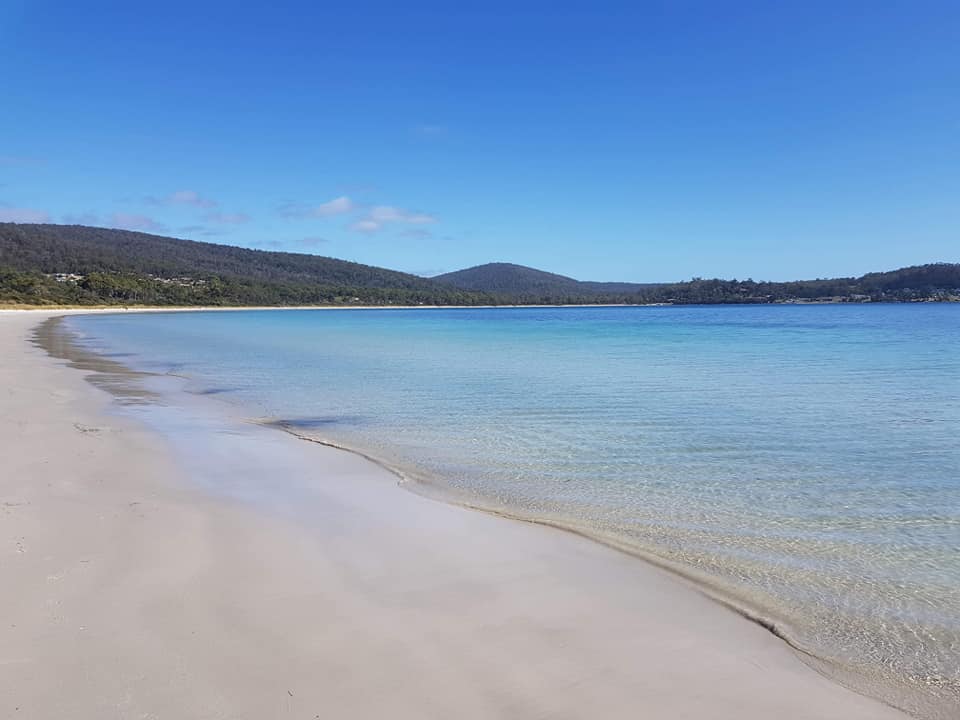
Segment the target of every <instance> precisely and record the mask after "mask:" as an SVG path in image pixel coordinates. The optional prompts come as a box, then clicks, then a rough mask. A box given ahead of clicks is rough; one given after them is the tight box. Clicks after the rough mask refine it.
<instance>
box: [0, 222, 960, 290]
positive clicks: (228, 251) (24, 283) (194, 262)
mask: <svg viewBox="0 0 960 720" xmlns="http://www.w3.org/2000/svg"><path fill="white" fill-rule="evenodd" d="M925 300H938V301H941V300H954V301H956V300H960V264H947V263H939V264H932V265H921V266H916V267H909V268H903V269H900V270H893V271H890V272H881V273H870V274H868V275H864V276H862V277H859V278H835V279H820V280H802V281H795V282H777V283H773V282H755V281H753V280H719V279H711V280H705V279H702V278H694V279H693V280H689V281H686V282H678V283H661V284H636V283H603V282H583V281H579V280H574V279H573V278H569V277H565V276H563V275H556V274H553V273H547V272H543V271H541V270H535V269H533V268H528V267H523V266H520V265H511V264H508V263H491V264H489V265H481V266H478V267H474V268H468V269H466V270H461V271H459V272H454V273H447V274H445V275H440V276H438V277H435V278H422V277H418V276H416V275H410V274H407V273H402V272H396V271H394V270H386V269H383V268H377V267H371V266H369V265H361V264H358V263H352V262H347V261H344V260H337V259H334V258H327V257H319V256H316V255H307V254H298V253H285V252H266V251H262V250H250V249H246V248H238V247H230V246H226V245H217V244H213V243H201V242H194V241H190V240H178V239H175V238H168V237H161V236H157V235H149V234H146V233H139V232H130V231H126V230H112V229H106V228H94V227H86V226H81V225H29V224H14V223H0V303H16V304H24V305H179V306H190V305H207V306H236V305H504V304H595V303H627V304H644V303H671V304H693V303H706V304H716V303H774V302H810V301H834V302H868V301H874V302H876V301H887V302H909V301H925Z"/></svg>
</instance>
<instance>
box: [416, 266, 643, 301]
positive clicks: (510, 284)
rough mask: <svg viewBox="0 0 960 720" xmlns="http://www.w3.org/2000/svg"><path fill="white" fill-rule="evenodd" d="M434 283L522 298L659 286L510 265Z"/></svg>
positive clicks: (446, 277) (626, 291)
mask: <svg viewBox="0 0 960 720" xmlns="http://www.w3.org/2000/svg"><path fill="white" fill-rule="evenodd" d="M433 280H434V281H436V282H439V283H443V284H445V285H451V286H453V287H456V288H460V289H461V290H469V291H473V292H486V293H505V294H508V295H519V296H524V297H538V296H539V297H542V296H554V297H556V296H593V295H622V294H630V293H637V292H641V291H644V290H648V289H650V288H654V287H658V286H657V285H653V284H640V283H623V282H586V281H582V280H574V279H573V278H571V277H567V276H566V275H557V274H555V273H549V272H544V271H543V270H537V269H535V268H531V267H526V266H524V265H514V264H512V263H487V264H486V265H477V266H475V267H471V268H467V269H466V270H457V271H456V272H450V273H445V274H443V275H437V276H436V277H434V278H433Z"/></svg>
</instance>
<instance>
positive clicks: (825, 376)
mask: <svg viewBox="0 0 960 720" xmlns="http://www.w3.org/2000/svg"><path fill="white" fill-rule="evenodd" d="M66 323H67V327H68V328H69V329H71V330H73V331H75V332H76V333H78V334H79V336H80V337H81V339H82V340H81V341H82V342H83V343H84V344H85V345H87V346H88V347H90V348H93V349H96V350H98V351H104V352H109V353H119V354H124V355H125V360H124V361H125V362H127V363H128V364H129V365H132V366H134V367H136V368H139V369H144V370H150V371H155V372H161V373H166V372H174V373H176V374H178V375H182V376H185V377H187V378H188V379H189V386H190V389H191V390H193V391H195V392H201V393H210V394H216V395H217V397H218V398H220V399H223V400H226V401H228V402H232V403H235V404H237V405H239V406H241V407H242V408H243V411H244V412H245V413H246V414H247V415H249V416H255V417H258V418H264V419H268V420H273V421H277V422H280V423H283V424H285V425H286V426H287V427H288V428H290V429H291V430H292V431H294V432H296V433H297V434H301V435H305V436H310V437H314V438H319V439H323V440H327V441H331V442H334V443H337V444H341V445H345V446H347V447H351V448H354V449H357V450H360V451H362V452H364V453H367V454H369V455H371V456H374V457H376V458H378V459H380V460H382V461H384V462H385V463H386V464H388V465H391V466H393V467H395V468H397V469H399V470H400V471H402V472H403V473H404V474H405V475H406V476H407V477H408V478H410V480H411V482H410V483H409V484H410V485H411V486H412V487H414V488H416V489H419V490H420V491H422V492H428V493H431V494H435V495H441V496H443V497H447V498H449V499H451V500H454V501H457V502H463V503H467V504H471V505H475V506H479V507H483V508H487V509H492V510H497V511H500V512H505V513H508V514H513V515H517V516H522V517H527V518H535V519H540V520H544V521H548V522H551V523H556V524H559V525H563V526H566V527H569V528H572V529H576V530H578V531H581V532H583V533H586V534H589V535H592V536H594V537H598V538H601V539H604V540H606V541H607V542H611V543H613V544H616V545H618V546H620V547H622V548H625V549H627V550H629V551H632V552H635V553H637V554H641V555H643V556H645V557H647V558H650V559H653V560H655V561H656V562H659V563H661V564H663V565H666V566H668V567H670V568H672V569H674V570H676V571H678V572H681V573H682V574H684V575H686V576H687V577H688V578H690V579H692V580H694V581H695V582H697V583H699V584H700V585H701V587H703V588H704V589H706V590H708V591H709V592H711V593H712V594H714V595H715V596H717V597H719V598H722V599H724V600H725V601H727V602H729V603H731V604H732V605H735V606H736V607H738V608H740V609H742V610H743V611H745V612H746V613H747V614H749V615H751V616H753V617H755V618H758V619H760V620H762V621H763V622H765V623H766V624H768V625H769V626H772V627H774V628H775V631H776V632H778V634H780V635H782V636H783V637H784V638H785V639H787V640H788V641H789V642H790V643H791V644H793V645H794V646H795V647H796V648H798V649H799V650H801V651H802V654H803V655H804V656H805V657H806V659H807V660H808V662H811V663H812V664H814V665H815V666H816V667H818V668H819V669H821V670H823V671H825V672H827V673H829V674H831V675H832V676H833V677H836V678H838V679H839V680H841V681H842V682H845V683H847V684H850V685H852V686H854V687H856V688H858V689H861V690H864V691H866V692H868V693H871V694H874V695H878V696H880V697H883V698H885V699H888V700H891V701H894V702H895V703H897V704H899V705H901V706H907V707H908V708H909V709H912V710H913V711H914V712H917V713H919V714H921V715H924V716H927V717H941V716H942V717H956V716H957V715H955V714H954V713H960V305H935V304H922V305H921V304H912V305H826V306H731V307H637V308H555V309H544V308H535V309H534V308H531V309H512V308H511V309H506V308H504V309H450V310H446V309H423V310H324V311H242V312H223V313H175V314H174V313H171V314H154V315H112V316H77V317H70V318H68V319H67V321H66ZM211 402H212V401H211Z"/></svg>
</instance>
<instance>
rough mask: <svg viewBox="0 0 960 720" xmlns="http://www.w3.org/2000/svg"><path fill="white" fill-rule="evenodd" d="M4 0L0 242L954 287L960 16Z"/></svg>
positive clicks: (602, 274) (614, 6)
mask: <svg viewBox="0 0 960 720" xmlns="http://www.w3.org/2000/svg"><path fill="white" fill-rule="evenodd" d="M253 5H254V4H253V3H237V2H203V1H202V0H199V1H197V2H189V3H188V2H180V0H164V1H163V2H131V1H130V0H124V1H122V2H98V1H97V0H91V1H90V2H73V1H70V2H67V1H66V0H63V1H60V2H54V1H50V0H0V91H2V95H0V97H2V101H0V219H6V220H15V221H17V220H19V221H37V220H41V221H43V220H48V221H50V222H82V223H88V224H99V225H108V226H114V227H131V228H137V229H146V230H151V231H155V232H162V233H166V234H170V235H175V236H178V237H189V238H193V239H197V240H207V241H212V242H221V243H228V244H234V245H244V246H248V247H260V248H264V249H284V250H290V251H295V252H312V253H318V254H323V255H332V256H334V257H341V258H346V259H350V260H357V261H360V262H365V263H370V264H375V265H383V266H388V267H393V268H397V269H401V270H406V271H410V272H416V273H420V274H433V273H437V272H442V271H447V270H454V269H459V268H461V267H466V266H469V265H474V264H479V263H483V262H489V261H508V262H516V263H522V264H528V265H533V266H536V267H540V268H543V269H547V270H551V271H554V272H560V273H564V274H568V275H572V276H575V277H578V278H581V279H594V280H634V281H658V280H679V279H684V278H689V277H690V276H693V275H701V276H709V277H713V276H721V277H738V278H745V277H748V276H749V277H754V278H756V279H760V278H765V279H789V278H808V277H817V276H834V275H848V274H860V273H863V272H866V271H870V270H879V269H891V268H894V267H899V266H903V265H909V264H917V263H923V262H931V261H938V260H943V261H953V262H957V261H960V2H957V1H956V0H951V1H949V2H925V1H923V0H911V1H907V2H886V1H883V0H873V1H872V2H843V1H840V2H837V1H836V0H834V1H832V2H818V1H812V2H795V3H788V2H772V1H770V0H764V1H763V2H727V3H724V2H717V1H713V2H682V1H680V0H677V1H675V2H629V3H613V2H608V3H597V2H592V3H590V2H583V3H565V2H549V3H523V2H506V3H500V2H497V1H490V2H483V3H461V2H436V3H418V2H403V3H393V2H391V3H365V2H352V3H344V4H340V3H317V2H284V3H257V4H255V5H256V7H252V6H253Z"/></svg>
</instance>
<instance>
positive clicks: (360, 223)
mask: <svg viewBox="0 0 960 720" xmlns="http://www.w3.org/2000/svg"><path fill="white" fill-rule="evenodd" d="M347 227H349V228H350V229H351V230H356V231H357V232H362V233H372V232H376V231H377V230H379V229H380V228H382V227H383V223H380V222H377V221H376V220H370V219H365V220H355V221H354V222H352V223H350V224H349V225H348V226H347Z"/></svg>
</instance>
